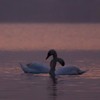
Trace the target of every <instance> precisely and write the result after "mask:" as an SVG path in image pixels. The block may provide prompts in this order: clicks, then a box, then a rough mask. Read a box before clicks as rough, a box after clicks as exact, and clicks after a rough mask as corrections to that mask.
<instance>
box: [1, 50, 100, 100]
mask: <svg viewBox="0 0 100 100" xmlns="http://www.w3.org/2000/svg"><path fill="white" fill-rule="evenodd" d="M58 54H59V56H60V57H62V58H63V59H65V62H66V64H73V65H77V66H79V67H80V68H81V69H83V70H86V69H88V70H89V71H88V72H87V73H85V74H83V75H81V76H67V75H66V76H59V77H58V80H57V84H54V83H53V81H52V79H51V78H50V77H49V75H48V74H39V75H33V74H25V73H24V72H23V71H22V70H21V68H20V66H19V64H18V63H19V62H22V63H29V62H32V61H37V60H38V62H41V63H44V64H45V65H49V61H45V59H42V58H45V56H46V51H38V52H37V51H34V52H33V51H30V52H24V51H23V52H7V51H1V52H0V99H1V100H29V99H30V100H32V99H33V100H39V99H42V100H66V99H68V100H73V99H74V100H99V99H100V61H99V60H100V52H99V51H69V52H67V51H58ZM58 66H59V65H58Z"/></svg>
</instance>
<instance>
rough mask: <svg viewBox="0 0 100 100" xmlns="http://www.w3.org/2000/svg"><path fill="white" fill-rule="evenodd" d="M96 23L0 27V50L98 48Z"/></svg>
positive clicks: (99, 28)
mask: <svg viewBox="0 0 100 100" xmlns="http://www.w3.org/2000/svg"><path fill="white" fill-rule="evenodd" d="M99 43H100V24H42V23H41V24H0V49H3V50H12V49H13V50H34V49H35V50H37V49H38V50H40V49H42V50H48V49H50V48H55V49H64V50H65V49H67V50H70V49H86V50H87V49H93V50H94V49H100V45H99Z"/></svg>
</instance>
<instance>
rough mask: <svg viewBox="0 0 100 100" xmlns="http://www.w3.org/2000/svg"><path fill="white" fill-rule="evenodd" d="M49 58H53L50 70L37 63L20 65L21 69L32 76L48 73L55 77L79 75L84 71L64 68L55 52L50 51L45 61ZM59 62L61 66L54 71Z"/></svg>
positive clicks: (62, 62) (71, 67) (61, 60)
mask: <svg viewBox="0 0 100 100" xmlns="http://www.w3.org/2000/svg"><path fill="white" fill-rule="evenodd" d="M50 56H53V59H52V60H51V62H50V68H49V67H48V66H45V65H42V64H39V63H31V64H21V63H20V65H21V68H22V70H23V71H24V72H25V73H33V74H40V73H49V74H50V75H51V76H55V75H81V74H83V73H85V72H86V71H87V70H86V71H82V70H80V69H79V68H77V67H75V66H64V65H65V62H64V60H63V59H61V58H58V57H57V53H56V51H55V50H53V49H52V50H50V51H49V52H48V55H47V57H46V59H48V58H49V57H50ZM57 62H59V63H60V64H61V65H62V66H64V67H61V68H59V69H56V70H55V67H56V64H57Z"/></svg>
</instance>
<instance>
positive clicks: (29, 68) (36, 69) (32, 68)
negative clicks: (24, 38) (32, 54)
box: [20, 63, 49, 74]
mask: <svg viewBox="0 0 100 100" xmlns="http://www.w3.org/2000/svg"><path fill="white" fill-rule="evenodd" d="M20 65H21V68H22V70H23V71H24V72H27V73H34V74H38V73H48V72H49V67H47V66H44V65H42V64H38V63H32V64H26V65H25V64H20Z"/></svg>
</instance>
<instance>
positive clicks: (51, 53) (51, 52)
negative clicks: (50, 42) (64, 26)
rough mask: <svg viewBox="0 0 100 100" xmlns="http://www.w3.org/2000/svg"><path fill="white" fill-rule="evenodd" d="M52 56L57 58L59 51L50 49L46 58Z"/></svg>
mask: <svg viewBox="0 0 100 100" xmlns="http://www.w3.org/2000/svg"><path fill="white" fill-rule="evenodd" d="M50 56H53V57H54V58H57V52H56V51H55V50H54V49H51V50H49V51H48V54H47V57H46V59H48V58H49V57H50Z"/></svg>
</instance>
